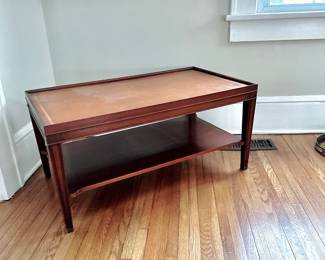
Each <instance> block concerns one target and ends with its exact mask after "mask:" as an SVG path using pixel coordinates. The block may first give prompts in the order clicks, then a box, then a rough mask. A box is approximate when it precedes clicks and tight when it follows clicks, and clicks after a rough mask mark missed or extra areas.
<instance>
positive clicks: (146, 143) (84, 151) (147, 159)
mask: <svg viewBox="0 0 325 260" xmlns="http://www.w3.org/2000/svg"><path fill="white" fill-rule="evenodd" d="M238 142H240V138H239V137H238V136H234V135H231V134H229V133H228V132H226V131H224V130H222V129H219V128H217V127H215V126H213V125H211V124H210V123H208V122H205V121H203V120H201V119H199V118H192V119H190V118H189V117H187V116H186V117H180V118H176V119H171V120H168V121H164V122H159V123H155V124H151V125H146V126H141V127H137V128H133V129H129V130H124V131H120V132H115V133H111V134H107V135H102V136H96V137H91V138H88V139H84V140H80V141H76V142H71V143H66V144H64V145H63V157H64V167H65V172H66V176H67V179H68V186H69V190H70V193H75V194H77V193H80V192H82V191H86V190H90V189H94V188H97V187H100V186H103V185H106V184H109V183H113V182H117V181H120V180H122V179H126V178H129V177H132V176H136V175H139V174H143V173H146V172H149V171H152V170H156V169H159V168H162V167H164V166H168V165H172V164H175V163H178V162H181V161H184V160H188V159H191V158H193V157H195V156H198V155H201V154H204V153H208V152H211V151H214V150H217V149H220V148H223V147H225V146H228V145H231V144H234V143H238Z"/></svg>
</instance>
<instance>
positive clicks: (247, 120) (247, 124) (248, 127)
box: [240, 98, 256, 170]
mask: <svg viewBox="0 0 325 260" xmlns="http://www.w3.org/2000/svg"><path fill="white" fill-rule="evenodd" d="M255 105H256V98H254V99H250V100H246V101H244V102H243V121H242V138H241V139H242V142H243V144H242V146H241V154H240V169H241V170H246V169H247V167H248V159H249V152H250V146H251V140H252V131H253V121H254V114H255Z"/></svg>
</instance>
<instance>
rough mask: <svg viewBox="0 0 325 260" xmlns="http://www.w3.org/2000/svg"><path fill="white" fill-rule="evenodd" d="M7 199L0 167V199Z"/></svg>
mask: <svg viewBox="0 0 325 260" xmlns="http://www.w3.org/2000/svg"><path fill="white" fill-rule="evenodd" d="M8 199H9V196H8V192H7V189H6V185H5V181H4V179H3V174H2V171H1V168H0V201H2V200H8Z"/></svg>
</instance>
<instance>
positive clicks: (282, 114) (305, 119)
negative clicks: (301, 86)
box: [199, 95, 325, 134]
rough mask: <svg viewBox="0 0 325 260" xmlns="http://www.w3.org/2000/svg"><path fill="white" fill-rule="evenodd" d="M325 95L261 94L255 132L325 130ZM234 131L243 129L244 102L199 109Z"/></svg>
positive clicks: (238, 132)
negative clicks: (205, 109) (278, 95)
mask: <svg viewBox="0 0 325 260" xmlns="http://www.w3.org/2000/svg"><path fill="white" fill-rule="evenodd" d="M324 111H325V96H324V95H319V96H281V97H258V98H257V105H256V112H255V120H254V130H253V132H254V134H303V133H325V114H324ZM199 115H200V117H201V118H203V119H205V120H207V121H209V122H210V123H212V124H214V125H216V126H219V127H221V128H223V129H225V130H227V131H229V132H231V133H233V134H240V133H241V116H242V105H241V103H238V104H234V105H231V106H226V107H221V108H218V109H213V110H209V111H204V112H201V113H199Z"/></svg>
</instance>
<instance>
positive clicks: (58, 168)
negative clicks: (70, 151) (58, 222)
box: [48, 144, 73, 233]
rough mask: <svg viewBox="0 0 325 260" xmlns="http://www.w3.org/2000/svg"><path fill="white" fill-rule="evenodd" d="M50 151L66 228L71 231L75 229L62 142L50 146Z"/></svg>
mask: <svg viewBox="0 0 325 260" xmlns="http://www.w3.org/2000/svg"><path fill="white" fill-rule="evenodd" d="M48 153H49V155H50V159H51V161H50V162H51V169H52V174H53V175H54V178H55V182H56V187H57V191H58V195H59V199H60V203H61V207H62V211H63V216H64V222H65V226H66V229H67V231H68V233H69V232H72V231H73V224H72V217H71V208H70V193H69V190H68V185H67V181H66V178H65V173H64V164H63V155H62V149H61V144H54V145H50V146H48Z"/></svg>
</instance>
